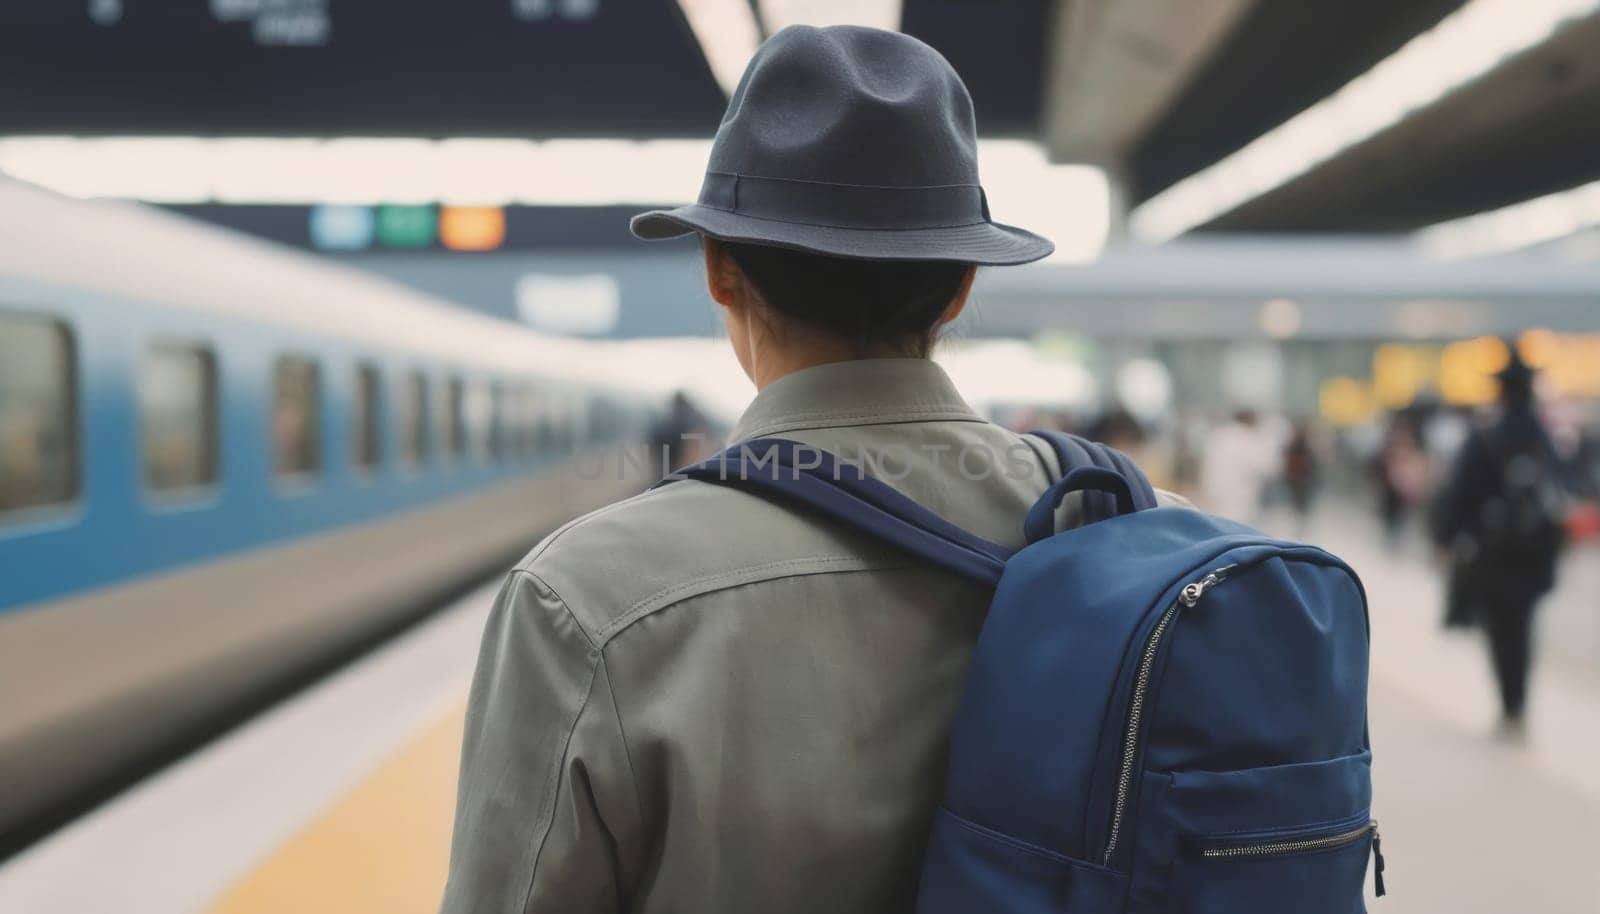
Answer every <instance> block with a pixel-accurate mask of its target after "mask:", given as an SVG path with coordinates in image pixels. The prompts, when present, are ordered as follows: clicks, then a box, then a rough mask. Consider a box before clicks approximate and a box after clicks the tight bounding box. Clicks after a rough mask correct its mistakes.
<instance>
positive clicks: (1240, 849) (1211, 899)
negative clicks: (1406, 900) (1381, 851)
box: [1168, 820, 1382, 914]
mask: <svg viewBox="0 0 1600 914" xmlns="http://www.w3.org/2000/svg"><path fill="white" fill-rule="evenodd" d="M1377 835H1378V828H1377V823H1376V822H1371V821H1366V820H1361V821H1359V822H1357V823H1356V824H1354V825H1351V824H1350V823H1348V822H1347V823H1342V824H1339V825H1334V826H1325V827H1319V828H1314V829H1295V830H1288V831H1279V832H1268V833H1261V834H1250V835H1242V834H1225V835H1204V836H1197V837H1193V838H1190V839H1187V840H1185V841H1184V842H1183V845H1184V846H1183V849H1182V850H1181V851H1180V853H1179V855H1178V859H1177V861H1175V866H1174V867H1173V871H1172V880H1171V885H1170V894H1169V896H1168V897H1169V899H1170V901H1171V904H1170V906H1169V908H1168V910H1169V911H1171V912H1172V914H1241V912H1262V914H1266V912H1288V911H1293V912H1295V914H1362V912H1364V911H1365V910H1366V905H1365V903H1364V901H1363V897H1362V895H1363V893H1362V886H1363V884H1364V879H1365V876H1366V871H1367V859H1368V856H1369V855H1370V854H1372V853H1373V850H1374V848H1375V847H1376V843H1377V840H1378V838H1377ZM1379 859H1380V860H1381V858H1379ZM1380 865H1381V864H1380ZM1380 873H1381V870H1380ZM1378 878H1379V880H1380V885H1381V880H1382V876H1381V875H1380V876H1379V877H1378Z"/></svg>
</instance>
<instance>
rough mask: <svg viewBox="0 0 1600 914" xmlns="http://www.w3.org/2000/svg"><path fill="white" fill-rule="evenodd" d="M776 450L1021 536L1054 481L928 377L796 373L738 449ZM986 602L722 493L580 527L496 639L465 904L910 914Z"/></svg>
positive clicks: (644, 506)
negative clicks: (837, 460)
mask: <svg viewBox="0 0 1600 914" xmlns="http://www.w3.org/2000/svg"><path fill="white" fill-rule="evenodd" d="M764 435H779V436H783V437H789V438H794V439H797V440H800V441H803V442H806V443H808V444H813V445H816V446H819V447H822V448H826V449H829V450H832V451H835V452H840V453H843V454H844V455H846V456H848V457H858V458H859V459H864V460H865V461H866V462H867V463H868V466H869V467H870V468H872V469H874V470H876V471H877V474H878V475H879V476H880V477H881V478H885V479H886V480H887V481H890V482H891V483H892V484H894V485H896V486H897V487H899V488H900V489H902V490H903V491H904V492H906V493H907V494H909V495H911V496H912V497H913V498H915V499H917V500H918V501H919V502H921V503H922V504H923V505H926V506H927V507H928V508H930V509H932V510H934V511H935V512H937V513H939V514H940V515H943V516H944V517H945V518H948V519H949V520H951V521H953V522H955V523H957V524H959V525H961V526H962V527H965V528H966V529H967V530H970V531H971V532H973V533H975V534H977V535H979V536H982V537H985V538H987V539H990V540H994V541H996V542H999V543H1002V544H1006V545H1010V546H1018V545H1020V544H1021V539H1022V536H1021V530H1022V518H1023V515H1024V514H1025V512H1026V510H1027V508H1028V507H1029V506H1030V505H1031V504H1032V503H1033V502H1034V500H1035V499H1036V498H1037V497H1038V496H1039V495H1040V494H1041V493H1042V492H1043V491H1044V489H1045V488H1046V487H1047V486H1048V483H1049V481H1050V480H1051V479H1053V478H1054V477H1055V474H1056V463H1055V458H1054V456H1053V455H1051V454H1049V451H1048V448H1047V446H1045V445H1044V444H1043V443H1042V442H1039V441H1037V440H1035V439H1032V438H1024V437H1022V436H1019V435H1016V434H1014V433H1012V432H1009V431H1007V430H1005V429H1003V428H1001V427H1000V426H997V425H994V424H992V423H990V422H988V421H986V420H984V419H983V418H982V417H980V416H979V415H978V414H977V413H975V412H974V411H973V410H972V409H971V408H969V407H968V406H967V405H966V404H965V403H964V402H962V400H961V398H960V396H959V395H958V394H957V393H956V391H955V389H954V387H953V386H952V385H951V383H950V381H949V379H948V378H947V377H946V376H945V374H944V373H943V371H941V370H940V369H939V368H938V367H937V366H936V365H935V364H933V363H932V362H929V361H926V360H922V359H885V360H869V361H858V362H845V363H838V364H832V365H824V366H820V367H816V368H810V369H806V370H804V371H800V372H797V373H795V374H792V375H789V376H786V377H784V378H781V379H779V380H778V381H776V382H774V383H772V384H771V385H769V386H768V387H767V388H766V389H765V390H763V391H762V392H761V393H760V394H759V395H758V396H757V397H756V398H755V401H754V402H753V403H752V404H751V405H750V407H749V409H748V410H747V411H746V413H745V415H744V417H743V418H742V419H741V420H740V422H739V424H738V427H737V429H736V431H735V433H734V435H733V437H734V439H735V440H744V439H747V438H751V437H756V436H764ZM875 457H876V458H878V459H879V462H878V463H877V464H874V458H875ZM608 471H609V472H615V471H616V468H615V467H612V468H609V470H608ZM634 472H638V470H637V468H635V469H634ZM1068 510H1069V511H1070V510H1071V509H1070V508H1069V509H1068ZM1068 522H1070V519H1068ZM989 596H990V594H989V592H988V591H986V590H984V589H982V588H980V587H978V586H976V585H974V584H971V583H968V582H967V581H964V580H962V579H959V578H957V577H955V576H954V575H952V574H949V573H946V572H943V571H939V570H935V569H933V568H930V567H928V566H927V565H924V564H919V563H918V562H916V561H915V560H912V559H910V558H908V557H907V556H906V555H905V554H903V553H900V552H898V551H895V550H894V549H891V548H887V547H885V546H883V545H882V544H880V543H877V542H875V541H871V540H869V539H866V538H864V537H862V536H861V535H859V534H856V533H854V532H853V531H848V530H845V529H843V528H841V527H839V526H837V525H835V524H833V523H831V522H823V521H820V520H818V519H816V518H813V517H808V516H807V515H805V514H803V513H800V512H797V511H794V510H791V509H788V508H784V507H781V506H778V505H774V504H771V503H769V502H767V501H764V500H762V499H761V498H759V497H756V496H753V495H750V494H748V493H746V492H742V491H736V490H732V489H728V488H724V487H721V486H715V485H708V484H705V483H700V482H692V481H683V482H675V483H673V484H671V485H667V486H664V487H662V488H658V489H654V490H652V491H649V492H646V493H644V494H642V495H639V496H637V497H634V498H631V499H629V500H627V501H623V502H620V503H618V504H615V505H612V506H610V507H607V508H604V509H601V510H599V511H596V512H595V513H593V514H590V515H589V516H587V517H584V518H581V519H579V520H577V521H574V522H573V523H571V524H568V525H567V526H566V527H564V528H563V529H561V530H559V531H557V532H556V533H555V534H553V535H552V536H550V537H549V538H548V539H546V540H545V541H544V542H543V543H541V544H539V546H538V547H537V548H535V549H534V550H533V552H531V553H530V554H529V555H528V557H527V558H526V559H524V560H523V561H522V562H521V564H519V565H518V566H517V567H516V568H515V569H514V570H513V571H512V572H511V574H510V576H509V578H508V579H507V581H506V583H505V587H504V589H503V590H502V591H501V593H500V596H499V599H498V600H497V601H496V604H495V607H494V611H493V614H492V615H491V616H490V619H489V624H488V629H487V631H486V632H485V634H484V639H483V647H482V654H481V656H480V658H479V661H478V669H477V674H476V677H475V680H474V682H473V686H472V693H471V699H470V705H469V710H468V715H467V729H466V745H465V750H464V753H463V757H462V769H461V783H460V794H459V799H458V806H457V811H456V824H455V839H454V848H453V852H452V855H451V861H450V877H449V885H448V887H447V889H446V892H445V899H444V907H443V910H444V911H445V912H447V914H513V912H551V914H588V912H601V911H630V912H649V914H657V912H688V914H707V912H759V914H783V912H827V914H855V912H860V914H869V912H870V914H887V912H897V911H909V910H910V909H911V908H912V906H913V901H914V898H915V893H916V886H917V877H918V870H919V863H920V859H921V857H922V853H923V849H924V845H925V843H926V841H927V836H928V830H929V826H930V823H931V821H932V817H933V813H934V809H935V806H936V804H937V803H938V797H939V792H940V787H941V782H942V780H943V774H944V768H945V754H946V752H945V747H946V742H947V739H948V733H949V729H950V722H951V717H952V715H953V714H954V711H955V707H956V702H957V700H958V697H959V695H960V692H961V686H962V678H963V674H964V673H965V670H966V666H967V659H968V655H969V654H970V652H971V650H972V647H973V644H974V641H975V640H976V638H977V635H978V629H979V626H980V625H982V623H983V616H984V610H985V608H986V607H987V605H988V601H989Z"/></svg>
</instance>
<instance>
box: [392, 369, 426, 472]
mask: <svg viewBox="0 0 1600 914" xmlns="http://www.w3.org/2000/svg"><path fill="white" fill-rule="evenodd" d="M399 420H400V454H401V456H402V458H403V459H404V460H405V462H406V463H408V464H410V465H411V466H417V465H419V464H421V463H422V462H423V461H425V460H427V459H428V379H427V378H426V377H424V376H423V375H422V373H421V372H415V371H414V372H412V373H411V374H409V375H407V376H406V379H405V384H404V386H403V387H402V388H401V391H400V413H399Z"/></svg>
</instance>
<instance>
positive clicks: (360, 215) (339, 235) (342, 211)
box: [310, 204, 377, 251]
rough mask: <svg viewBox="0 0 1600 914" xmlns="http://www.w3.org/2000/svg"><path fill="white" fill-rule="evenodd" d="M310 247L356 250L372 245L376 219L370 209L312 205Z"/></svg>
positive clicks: (375, 230) (364, 207)
mask: <svg viewBox="0 0 1600 914" xmlns="http://www.w3.org/2000/svg"><path fill="white" fill-rule="evenodd" d="M310 229H311V244H312V246H313V247H316V248H320V249H322V250H324V251H359V250H361V249H363V248H368V247H371V246H372V241H373V238H374V237H375V236H376V234H377V220H376V219H375V218H374V216H373V213H372V207H370V206H352V205H349V204H325V205H322V206H313V207H312V208H311V215H310Z"/></svg>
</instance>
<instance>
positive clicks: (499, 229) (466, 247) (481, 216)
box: [439, 206, 506, 251]
mask: <svg viewBox="0 0 1600 914" xmlns="http://www.w3.org/2000/svg"><path fill="white" fill-rule="evenodd" d="M505 241H506V212H505V210H503V209H501V208H500V207H498V206H446V207H443V208H442V209H440V210H439V242H440V243H441V244H443V245H444V246H445V247H446V248H449V249H450V250H452V251H492V250H494V249H495V248H498V247H500V246H501V245H503V244H505Z"/></svg>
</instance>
